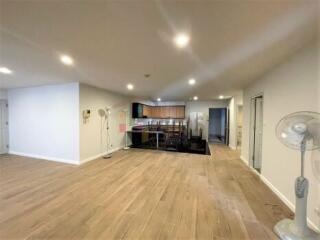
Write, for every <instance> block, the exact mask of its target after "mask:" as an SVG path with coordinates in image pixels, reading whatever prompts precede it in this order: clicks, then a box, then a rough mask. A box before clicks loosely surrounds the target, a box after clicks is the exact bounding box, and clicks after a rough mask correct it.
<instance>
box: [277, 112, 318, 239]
mask: <svg viewBox="0 0 320 240" xmlns="http://www.w3.org/2000/svg"><path fill="white" fill-rule="evenodd" d="M276 134H277V137H278V138H279V140H280V141H281V142H282V143H283V144H284V145H286V146H287V147H289V148H292V149H295V150H300V152H301V175H300V176H299V177H298V178H297V179H296V181H295V195H296V207H295V217H294V220H290V219H284V220H282V221H280V222H278V223H277V224H276V226H275V227H274V231H275V233H276V234H277V235H278V236H279V237H280V239H283V240H298V239H299V240H320V235H319V234H318V233H316V232H314V231H313V230H311V229H310V228H309V227H308V225H307V199H308V188H309V182H308V179H307V178H305V177H304V160H305V152H306V151H307V150H315V149H319V148H320V113H316V112H296V113H292V114H289V115H287V116H285V117H284V118H283V119H281V120H280V122H279V123H278V125H277V128H276Z"/></svg>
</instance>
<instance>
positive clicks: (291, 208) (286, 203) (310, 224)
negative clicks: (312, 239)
mask: <svg viewBox="0 0 320 240" xmlns="http://www.w3.org/2000/svg"><path fill="white" fill-rule="evenodd" d="M240 159H241V160H242V161H243V162H244V163H245V164H246V165H247V166H248V167H249V168H250V170H251V171H252V172H253V173H254V174H256V175H258V176H259V177H260V180H261V181H262V182H263V183H264V184H265V185H267V186H268V188H269V189H270V190H271V191H272V192H274V194H276V195H277V196H278V197H279V198H280V200H281V201H282V202H283V203H284V204H285V205H286V206H287V207H288V208H290V210H291V211H292V212H295V205H294V204H293V203H292V202H291V201H290V200H289V199H288V198H287V197H286V196H285V195H283V194H282V193H281V192H280V191H279V190H278V189H277V188H276V187H275V186H274V185H273V184H272V183H271V182H270V181H269V180H268V179H267V178H266V177H265V176H263V175H262V174H259V173H258V172H257V171H256V170H255V169H254V168H252V167H250V166H249V165H248V162H247V161H246V159H245V158H244V157H243V156H240ZM307 222H308V225H309V226H310V227H311V228H312V229H313V230H315V231H317V232H320V229H319V228H318V227H317V225H316V224H315V223H314V222H312V221H311V220H310V219H309V218H307Z"/></svg>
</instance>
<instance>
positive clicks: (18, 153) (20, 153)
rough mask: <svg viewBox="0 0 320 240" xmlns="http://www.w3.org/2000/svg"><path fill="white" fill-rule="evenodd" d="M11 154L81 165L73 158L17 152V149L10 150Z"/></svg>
mask: <svg viewBox="0 0 320 240" xmlns="http://www.w3.org/2000/svg"><path fill="white" fill-rule="evenodd" d="M9 154H12V155H18V156H23V157H28V158H35V159H41V160H47V161H54V162H61V163H68V164H74V165H79V164H80V163H79V162H75V161H74V160H71V159H64V158H55V157H49V156H42V155H37V154H31V153H23V152H16V151H11V150H10V151H9Z"/></svg>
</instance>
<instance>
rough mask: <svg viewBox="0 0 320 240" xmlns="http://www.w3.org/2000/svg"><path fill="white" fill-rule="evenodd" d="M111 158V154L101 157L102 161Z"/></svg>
mask: <svg viewBox="0 0 320 240" xmlns="http://www.w3.org/2000/svg"><path fill="white" fill-rule="evenodd" d="M111 157H112V154H111V153H110V154H107V155H105V156H103V158H104V159H108V158H111Z"/></svg>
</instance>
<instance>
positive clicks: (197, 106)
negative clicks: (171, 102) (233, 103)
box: [186, 100, 228, 139]
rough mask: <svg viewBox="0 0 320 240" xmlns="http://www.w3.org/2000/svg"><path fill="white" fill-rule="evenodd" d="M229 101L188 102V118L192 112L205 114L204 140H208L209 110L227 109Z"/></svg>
mask: <svg viewBox="0 0 320 240" xmlns="http://www.w3.org/2000/svg"><path fill="white" fill-rule="evenodd" d="M227 107H228V100H216V101H188V102H186V118H188V117H189V114H190V113H192V112H200V113H203V116H204V126H202V127H201V128H202V129H203V139H208V130H209V129H208V128H209V108H227Z"/></svg>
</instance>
